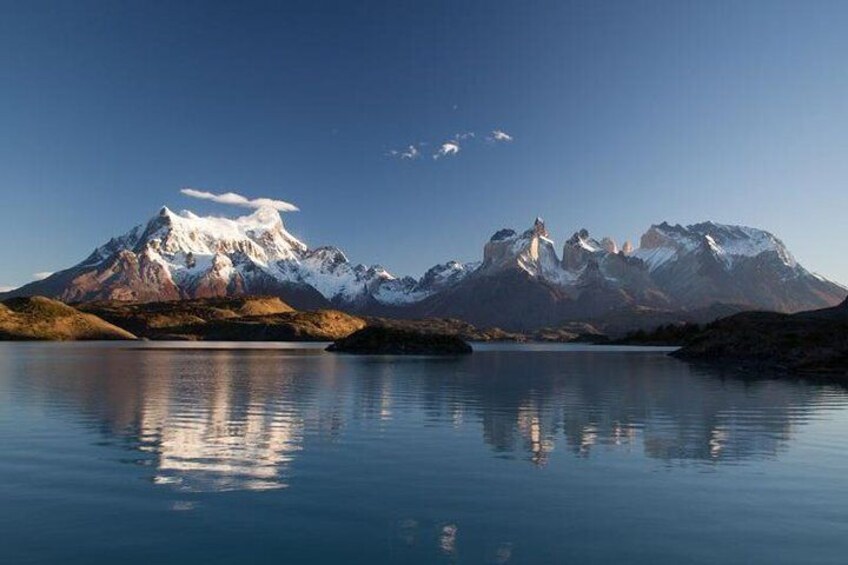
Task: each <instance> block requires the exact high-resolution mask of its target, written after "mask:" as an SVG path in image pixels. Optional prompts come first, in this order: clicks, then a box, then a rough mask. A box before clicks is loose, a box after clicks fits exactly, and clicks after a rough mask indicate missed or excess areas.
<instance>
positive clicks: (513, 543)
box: [0, 343, 848, 564]
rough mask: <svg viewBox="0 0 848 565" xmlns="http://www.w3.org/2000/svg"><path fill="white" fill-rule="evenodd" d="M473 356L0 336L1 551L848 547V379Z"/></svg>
mask: <svg viewBox="0 0 848 565" xmlns="http://www.w3.org/2000/svg"><path fill="white" fill-rule="evenodd" d="M476 350H477V351H476V352H475V353H474V354H473V355H470V356H466V357H462V358H435V357H391V356H385V357H379V356H377V357H371V356H345V355H334V354H330V353H325V352H323V351H322V350H321V346H320V345H304V344H244V345H241V344H236V345H232V344H209V343H202V344H183V343H130V344H127V343H117V344H100V343H67V344H63V343H43V344H37V343H6V344H0V548H2V549H0V561H2V562H3V563H10V564H12V563H15V564H17V563H64V564H67V563H85V564H93V563H124V564H126V563H156V564H162V563H204V564H206V563H386V562H392V563H440V562H446V563H451V562H458V563H615V564H620V563H628V564H634V563H646V564H647V563H650V564H659V563H669V564H672V563H673V564H679V563H704V564H714V563H762V564H775V563H793V564H795V563H804V564H819V563H834V564H836V563H839V564H843V563H845V562H846V559H848V557H846V556H848V390H846V389H845V388H842V387H839V386H836V385H828V384H816V383H810V382H805V381H800V380H775V379H769V378H756V379H751V378H747V379H742V378H739V376H738V375H736V374H733V373H723V372H719V371H715V370H708V369H703V368H694V367H692V366H690V365H688V364H686V363H685V362H682V361H678V360H676V359H673V358H670V357H668V356H667V355H666V351H665V350H661V349H651V348H622V347H618V348H615V347H597V346H573V345H549V346H544V345H536V346H531V345H527V346H524V345H479V346H476ZM769 376H770V375H757V377H769Z"/></svg>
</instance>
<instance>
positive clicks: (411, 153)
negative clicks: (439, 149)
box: [400, 145, 420, 159]
mask: <svg viewBox="0 0 848 565" xmlns="http://www.w3.org/2000/svg"><path fill="white" fill-rule="evenodd" d="M419 156H420V153H419V152H418V148H417V147H415V146H414V145H410V146H409V147H407V148H406V151H401V153H400V158H401V159H418V157H419Z"/></svg>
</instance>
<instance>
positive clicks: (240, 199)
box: [180, 188, 299, 212]
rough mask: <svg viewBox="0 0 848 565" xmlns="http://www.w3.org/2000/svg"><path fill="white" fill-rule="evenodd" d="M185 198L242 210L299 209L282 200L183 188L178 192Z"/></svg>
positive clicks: (280, 210)
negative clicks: (228, 205)
mask: <svg viewBox="0 0 848 565" xmlns="http://www.w3.org/2000/svg"><path fill="white" fill-rule="evenodd" d="M180 192H182V193H183V194H185V195H186V196H190V197H192V198H200V199H201V200H211V201H212V202H217V203H218V204H231V205H233V206H241V207H243V208H274V209H275V210H277V211H279V212H297V211H298V210H299V208H298V207H297V206H295V205H294V204H291V203H289V202H284V201H282V200H274V199H272V198H253V199H251V198H247V197H246V196H242V195H241V194H236V193H235V192H225V193H223V194H213V193H211V192H207V191H205V190H196V189H194V188H184V189H182V190H180Z"/></svg>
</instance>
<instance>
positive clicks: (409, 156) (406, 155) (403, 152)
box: [387, 143, 424, 161]
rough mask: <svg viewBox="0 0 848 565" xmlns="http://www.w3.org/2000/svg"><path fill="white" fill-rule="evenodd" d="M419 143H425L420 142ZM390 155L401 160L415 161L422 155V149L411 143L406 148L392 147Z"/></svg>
mask: <svg viewBox="0 0 848 565" xmlns="http://www.w3.org/2000/svg"><path fill="white" fill-rule="evenodd" d="M419 145H424V144H423V143H420V144H419ZM387 155H388V156H389V157H396V158H398V159H401V160H407V161H414V160H415V159H418V158H419V157H420V156H421V151H419V150H418V147H416V146H414V145H410V146H409V147H407V148H406V149H391V150H389V152H388V153H387Z"/></svg>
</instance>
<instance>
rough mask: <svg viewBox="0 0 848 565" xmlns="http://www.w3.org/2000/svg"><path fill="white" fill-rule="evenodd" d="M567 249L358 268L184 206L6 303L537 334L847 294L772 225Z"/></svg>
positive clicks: (821, 301)
mask: <svg viewBox="0 0 848 565" xmlns="http://www.w3.org/2000/svg"><path fill="white" fill-rule="evenodd" d="M561 249H562V254H561V256H560V255H559V254H558V253H557V247H556V243H555V242H554V240H553V238H552V237H551V235H550V233H549V232H548V230H547V227H546V225H545V222H544V221H543V220H542V219H541V218H536V220H535V221H534V222H533V225H532V226H531V227H530V228H529V229H527V230H525V231H523V232H518V231H516V230H513V229H509V228H503V229H500V230H497V231H496V232H495V233H494V234H493V235H492V236H491V237H490V238H489V240H488V241H487V242H486V243H485V245H484V247H483V257H482V261H480V262H469V263H464V262H460V261H456V260H452V261H447V262H445V263H442V264H439V265H436V266H434V267H432V268H431V269H429V270H428V271H427V272H426V273H425V274H424V275H423V276H422V277H420V278H419V279H415V278H412V277H397V276H395V275H393V274H392V273H390V272H389V271H388V270H387V269H385V268H384V267H382V266H380V265H370V266H368V265H363V264H353V263H351V262H350V261H349V260H348V258H347V256H346V255H345V254H344V252H343V251H342V250H341V249H340V248H338V247H334V246H322V247H317V248H314V249H311V248H309V246H308V245H306V244H305V243H304V242H302V241H300V240H299V239H297V238H296V237H294V236H293V235H292V234H291V233H289V232H288V231H287V230H286V228H285V226H284V224H283V221H282V218H281V217H280V214H279V212H278V211H276V210H274V209H271V208H259V209H257V210H255V211H254V212H253V213H251V214H248V215H245V216H241V217H238V218H233V219H231V218H222V217H214V216H207V217H202V216H198V215H196V214H194V213H192V212H189V211H183V212H179V213H175V212H173V211H171V210H170V209H168V208H167V207H163V208H161V209H160V210H159V212H158V213H157V214H156V215H155V216H153V217H152V218H151V219H150V220H148V222H147V223H145V224H140V225H138V226H136V227H134V228H132V229H131V230H129V231H128V232H126V233H124V234H122V235H120V236H118V237H114V238H112V239H110V240H109V241H108V242H106V243H105V244H103V245H101V246H99V247H97V248H95V250H94V251H93V252H92V253H91V254H90V255H89V256H88V257H86V258H85V259H84V260H83V261H81V262H80V263H78V264H76V265H74V266H72V267H70V268H68V269H65V270H62V271H59V272H57V273H55V274H53V275H51V276H50V277H47V278H46V279H44V280H41V281H35V282H33V283H30V284H28V285H24V286H23V287H21V288H18V289H15V290H13V291H11V292H7V293H5V294H2V295H0V298H9V297H15V296H31V295H45V296H49V297H51V298H56V299H60V300H63V301H65V302H85V301H92V300H117V301H128V302H151V301H162V300H180V299H192V298H210V297H230V296H244V295H272V296H279V297H281V298H282V299H283V300H285V301H286V302H288V303H290V304H291V305H292V306H294V307H295V308H299V309H315V308H331V307H332V308H339V309H344V310H348V311H353V312H358V313H363V314H377V315H397V316H401V317H409V316H418V317H432V316H438V317H460V318H463V319H466V320H467V321H469V322H471V323H475V324H484V325H497V326H501V327H505V328H521V329H528V328H532V327H542V326H551V325H556V324H559V323H563V322H567V321H574V320H581V319H582V320H585V319H588V318H597V317H599V316H604V315H606V314H609V313H612V312H616V311H622V310H627V309H638V308H648V309H657V310H669V311H671V310H694V309H700V308H707V307H709V306H711V305H712V304H716V303H724V304H737V305H740V306H742V307H745V308H750V309H767V310H775V311H781V312H793V311H801V310H809V309H814V308H823V307H828V306H834V305H836V304H838V303H839V302H841V301H842V300H843V299H844V298H845V296H846V294H848V291H846V289H845V288H844V287H842V286H841V285H838V284H837V283H834V282H832V281H828V280H827V279H825V278H824V277H821V276H819V275H815V274H814V273H811V272H810V271H807V270H806V269H805V268H804V267H803V266H801V265H800V264H799V263H798V262H797V260H796V259H795V258H794V256H793V255H792V254H791V252H790V251H789V250H788V249H787V248H786V246H785V245H784V244H783V242H782V241H781V240H780V239H779V238H777V237H776V236H775V235H773V234H771V233H770V232H767V231H765V230H760V229H756V228H750V227H747V226H738V225H728V224H719V223H715V222H701V223H696V224H690V225H688V226H682V225H680V224H676V225H672V224H669V223H667V222H662V223H660V224H654V225H652V226H651V227H650V228H649V229H648V230H647V231H646V232H645V234H644V235H643V236H642V237H641V239H640V243H639V247H638V248H634V247H633V246H632V245H631V244H630V243H629V242H625V243H624V244H623V245H622V246H621V247H620V248H619V246H618V245H617V244H616V242H615V241H614V240H613V239H612V238H609V237H604V238H601V239H597V238H594V237H592V236H591V234H590V233H589V232H588V231H587V230H585V229H581V230H578V231H576V232H574V234H573V235H572V236H571V237H569V238H568V239H566V240H565V242H564V243H563V245H562V248H561Z"/></svg>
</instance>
